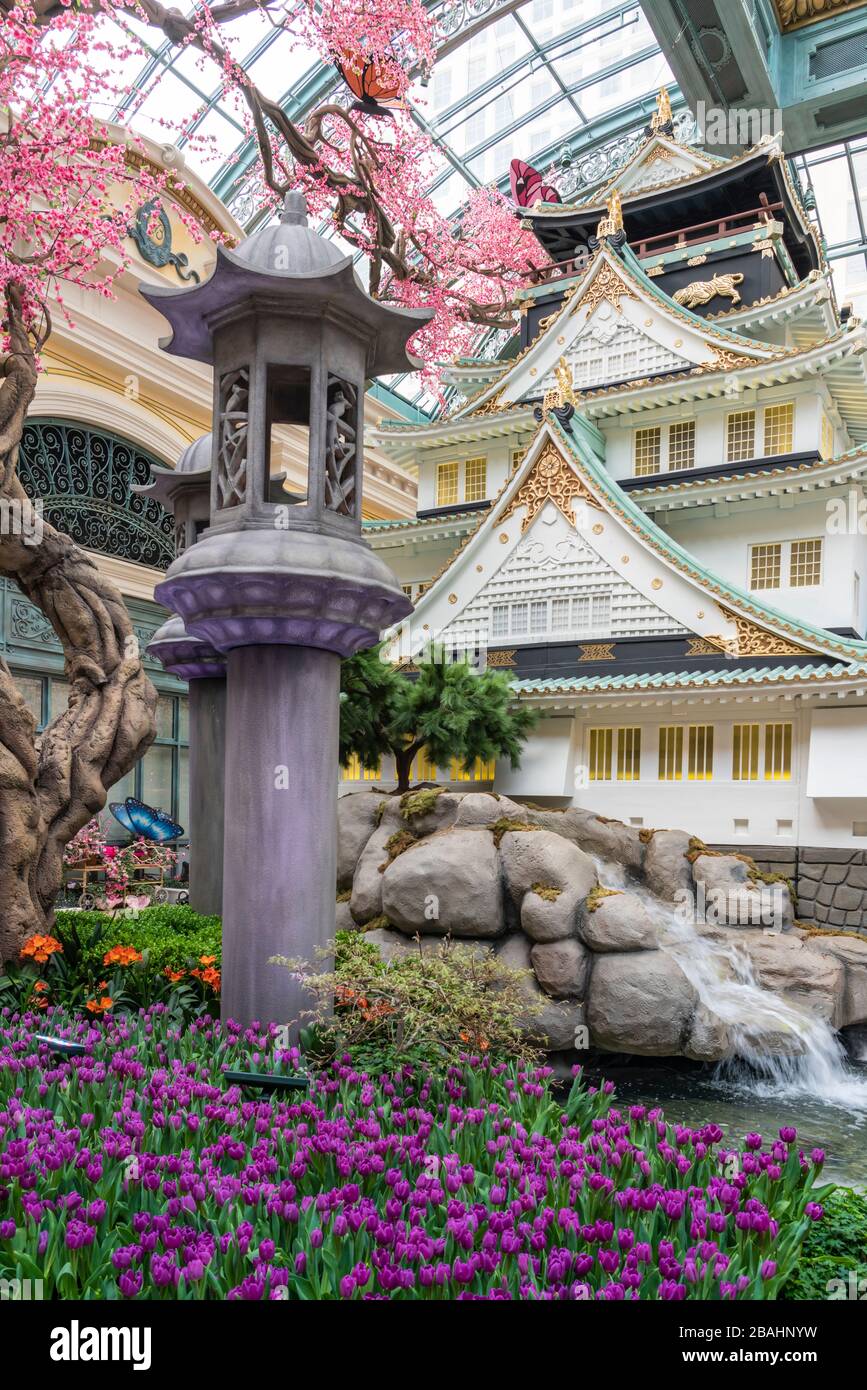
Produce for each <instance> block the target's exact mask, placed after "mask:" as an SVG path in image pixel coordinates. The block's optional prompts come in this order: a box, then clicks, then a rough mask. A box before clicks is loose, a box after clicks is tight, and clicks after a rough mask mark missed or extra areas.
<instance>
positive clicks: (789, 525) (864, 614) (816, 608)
mask: <svg viewBox="0 0 867 1390" xmlns="http://www.w3.org/2000/svg"><path fill="white" fill-rule="evenodd" d="M807 497H808V498H809V500H806V501H803V502H794V501H793V499H792V498H791V497H788V496H785V495H783V496H781V497H776V498H767V499H754V500H751V501H750V502H745V503H740V504H733V505H731V506H724V505H718V506H717V507H714V508H710V507H703V508H701V510H700V511H694V512H693V511H685V512H679V513H673V512H663V513H660V515H659V517H658V522H659V524H660V525H661V526H662V527H663V528H664V529H665V530H666V531H667V532H668V534H669V535H670V536H671V537H672V538H673V539H674V540H676V541H677V542H678V543H679V544H680V545H682V546H684V547H685V548H686V549H687V550H689V551H691V552H692V554H693V555H695V557H696V559H697V560H698V561H699V562H700V564H702V565H704V566H706V567H707V568H708V569H710V570H713V571H714V572H715V573H716V574H719V575H721V576H722V577H723V578H724V579H728V580H729V581H730V582H731V583H733V584H737V585H739V587H740V588H742V589H747V590H748V589H749V582H750V574H749V551H750V546H751V545H756V544H762V543H763V542H767V541H787V540H797V539H808V538H810V537H822V538H823V540H824V544H823V546H822V582H821V584H818V585H809V586H806V587H803V588H791V587H790V586H789V584H788V583H786V582H785V581H786V580H787V579H788V567H787V564H786V560H785V555H784V557H783V559H784V562H783V566H782V571H781V575H780V577H781V580H782V581H783V583H782V584H781V586H780V588H779V589H762V590H758V591H757V593H756V596H757V598H759V599H762V600H764V601H765V602H767V603H769V604H771V605H772V606H773V607H774V608H780V609H782V610H783V612H788V613H791V614H792V615H793V616H795V617H798V618H802V619H805V620H806V621H807V622H810V623H815V624H817V625H818V626H820V627H843V628H845V627H854V628H855V629H856V631H858V632H859V633H863V632H864V630H865V628H864V625H865V619H867V611H865V603H867V593H865V589H867V536H863V535H860V534H858V532H857V529H856V531H855V532H854V533H853V532H849V533H847V534H844V535H838V534H832V533H829V532H828V530H827V524H828V510H827V503H828V499H829V498H832V497H837V498H841V499H843V501H844V503H845V504H846V508H847V516H848V507H849V501H848V490H847V489H842V488H840V489H834V490H833V491H832V490H831V489H828V490H827V491H825V492H819V493H810V494H807ZM864 525H865V529H867V516H865V518H864ZM856 573H857V574H858V576H859V580H860V583H859V584H858V585H856V581H855V575H856ZM856 589H857V591H858V592H857V594H856Z"/></svg>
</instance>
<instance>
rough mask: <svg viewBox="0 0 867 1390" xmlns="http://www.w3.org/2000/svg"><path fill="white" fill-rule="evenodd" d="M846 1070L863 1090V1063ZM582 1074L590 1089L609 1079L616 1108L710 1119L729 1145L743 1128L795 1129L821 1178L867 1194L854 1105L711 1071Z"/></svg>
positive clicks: (866, 1068)
mask: <svg viewBox="0 0 867 1390" xmlns="http://www.w3.org/2000/svg"><path fill="white" fill-rule="evenodd" d="M847 1070H848V1071H850V1073H851V1079H852V1082H853V1084H854V1086H855V1088H857V1089H858V1090H860V1087H861V1086H862V1085H863V1086H865V1087H867V1063H855V1064H851V1065H850V1066H849V1067H848V1068H847ZM585 1075H586V1077H587V1079H588V1080H589V1081H590V1082H591V1084H597V1083H598V1081H599V1080H600V1079H602V1078H604V1079H606V1080H608V1081H613V1082H614V1084H615V1086H616V1088H617V1099H618V1102H619V1103H620V1104H621V1105H623V1106H625V1105H636V1104H641V1105H659V1106H661V1107H662V1109H663V1110H664V1111H665V1116H666V1119H667V1120H669V1121H671V1122H672V1123H676V1124H685V1125H689V1126H690V1127H692V1128H697V1127H698V1126H699V1125H702V1124H706V1123H708V1122H710V1121H713V1122H714V1123H716V1124H719V1125H722V1126H723V1128H724V1129H725V1132H726V1138H727V1139H728V1140H729V1141H730V1142H731V1145H732V1147H734V1146H735V1145H738V1146H740V1144H741V1142H742V1140H743V1138H744V1135H745V1134H747V1133H749V1132H750V1131H752V1132H755V1133H758V1134H761V1135H762V1136H763V1138H765V1139H766V1140H767V1139H768V1138H776V1136H777V1131H778V1130H779V1129H780V1127H781V1126H782V1125H794V1127H795V1128H796V1129H797V1131H798V1145H799V1147H802V1148H803V1149H804V1150H805V1151H806V1152H807V1153H809V1151H810V1149H812V1148H821V1149H824V1150H825V1154H826V1162H825V1167H824V1170H823V1177H824V1178H825V1179H826V1180H828V1181H831V1182H839V1183H844V1184H845V1185H846V1186H848V1187H858V1188H864V1189H867V1110H865V1109H864V1108H863V1107H861V1106H857V1105H841V1104H838V1103H834V1102H830V1101H825V1100H822V1098H821V1096H819V1095H815V1096H808V1095H797V1094H791V1093H789V1092H787V1091H785V1090H780V1091H776V1092H775V1091H774V1089H773V1088H772V1087H771V1086H769V1085H768V1084H767V1082H765V1081H757V1080H747V1079H744V1078H741V1079H737V1078H734V1079H726V1078H724V1077H720V1076H719V1075H717V1074H715V1073H714V1071H712V1070H710V1069H708V1070H706V1071H705V1070H702V1071H693V1070H679V1069H676V1068H675V1067H663V1066H659V1067H652V1066H648V1067H639V1066H630V1067H605V1068H595V1067H593V1068H591V1067H588V1068H587V1069H586V1073H585Z"/></svg>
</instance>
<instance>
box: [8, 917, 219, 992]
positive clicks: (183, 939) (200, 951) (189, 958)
mask: <svg viewBox="0 0 867 1390" xmlns="http://www.w3.org/2000/svg"><path fill="white" fill-rule="evenodd" d="M49 940H51V941H53V948H52V950H51V953H50V955H49V957H48V959H44V960H42V962H41V963H40V962H37V961H36V960H35V959H33V958H32V957H30V956H22V958H21V960H20V961H18V962H14V961H13V962H10V963H9V964H8V965H6V967H5V968H4V971H3V973H2V974H0V1001H2V1003H3V1004H11V1005H13V1006H15V1007H18V1008H36V1009H40V1008H45V1007H47V1006H48V1005H57V1004H62V1005H64V1006H65V1007H66V1008H69V1009H74V1010H79V1011H85V1010H86V1011H88V1012H90V1013H94V1014H99V1013H103V1012H106V1011H107V1010H109V1009H110V1010H111V1011H112V1012H115V1013H118V1012H127V1011H135V1010H137V1009H140V1008H148V1007H149V1006H150V1005H152V1004H156V1003H161V1004H165V1005H166V1006H167V1007H168V1008H169V1009H170V1010H171V1011H172V1012H173V1013H174V1014H175V1015H177V1016H178V1017H180V1018H190V1017H192V1016H194V1015H196V1014H198V1013H201V1012H202V1011H203V1010H206V1009H207V1010H208V1011H209V1012H212V1013H213V1012H214V1008H215V1003H216V1002H217V999H218V996H219V989H220V960H221V955H222V943H221V926H220V919H219V917H204V916H201V915H200V914H199V913H196V912H193V910H192V908H190V907H183V906H180V905H178V904H167V905H165V906H161V907H150V908H145V909H144V910H143V911H141V912H137V913H135V914H132V915H129V916H127V915H125V914H124V913H119V914H117V915H116V916H112V915H111V914H110V913H106V912H64V911H58V912H57V914H56V919H55V925H54V928H53V930H52V933H51V938H49ZM122 946H129V947H132V948H134V951H135V953H137V954H136V956H134V957H133V958H132V959H123V957H122V953H121V955H120V957H119V956H118V955H117V954H115V955H114V957H113V958H112V956H110V955H109V953H110V952H111V951H112V948H113V947H122ZM106 955H109V959H108V961H106V959H105V958H106ZM202 957H204V958H205V959H204V960H203V959H202ZM193 971H196V972H197V973H196V974H193V973H192V972H193ZM106 1001H107V1002H106Z"/></svg>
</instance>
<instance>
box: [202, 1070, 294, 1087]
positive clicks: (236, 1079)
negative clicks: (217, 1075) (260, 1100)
mask: <svg viewBox="0 0 867 1390" xmlns="http://www.w3.org/2000/svg"><path fill="white" fill-rule="evenodd" d="M223 1076H224V1077H225V1079H226V1081H228V1082H229V1084H230V1085H232V1086H248V1087H257V1088H258V1089H259V1090H260V1091H306V1090H307V1089H308V1087H309V1085H310V1078H309V1077H307V1076H280V1075H279V1073H277V1072H272V1071H224V1072H223Z"/></svg>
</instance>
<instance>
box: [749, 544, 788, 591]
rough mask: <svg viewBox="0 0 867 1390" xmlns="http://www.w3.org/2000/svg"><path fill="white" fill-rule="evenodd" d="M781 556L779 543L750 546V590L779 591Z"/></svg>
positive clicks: (781, 548)
mask: <svg viewBox="0 0 867 1390" xmlns="http://www.w3.org/2000/svg"><path fill="white" fill-rule="evenodd" d="M782 554H783V547H782V545H781V544H780V543H779V542H776V543H773V544H769V545H751V546H750V588H751V589H779V587H780V568H781V564H782Z"/></svg>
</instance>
